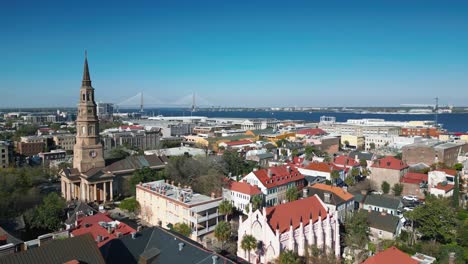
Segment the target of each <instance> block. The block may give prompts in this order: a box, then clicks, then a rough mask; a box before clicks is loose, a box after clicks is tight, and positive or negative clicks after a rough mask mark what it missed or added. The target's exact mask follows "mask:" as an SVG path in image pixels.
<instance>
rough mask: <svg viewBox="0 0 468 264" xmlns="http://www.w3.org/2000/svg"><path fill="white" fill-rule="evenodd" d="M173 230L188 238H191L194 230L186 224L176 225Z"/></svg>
mask: <svg viewBox="0 0 468 264" xmlns="http://www.w3.org/2000/svg"><path fill="white" fill-rule="evenodd" d="M171 229H172V230H173V231H175V232H177V233H179V234H181V235H184V236H186V237H188V236H190V234H192V229H191V228H190V226H189V225H187V224H186V223H176V224H175V225H174V226H173V227H172V228H171Z"/></svg>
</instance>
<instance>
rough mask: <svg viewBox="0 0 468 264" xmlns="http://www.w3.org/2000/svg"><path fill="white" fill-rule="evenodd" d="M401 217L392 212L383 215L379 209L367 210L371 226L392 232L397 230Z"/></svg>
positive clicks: (368, 221)
mask: <svg viewBox="0 0 468 264" xmlns="http://www.w3.org/2000/svg"><path fill="white" fill-rule="evenodd" d="M399 221H400V218H399V217H398V216H394V215H391V214H385V215H383V214H382V213H381V212H377V211H370V212H368V211H367V223H368V224H369V227H372V228H375V229H378V230H383V231H387V232H391V233H395V232H396V228H397V226H398V222H399Z"/></svg>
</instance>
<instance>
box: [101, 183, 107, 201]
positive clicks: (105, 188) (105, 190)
mask: <svg viewBox="0 0 468 264" xmlns="http://www.w3.org/2000/svg"><path fill="white" fill-rule="evenodd" d="M102 185H103V186H104V188H103V189H104V199H103V201H104V202H105V201H107V182H103V183H102Z"/></svg>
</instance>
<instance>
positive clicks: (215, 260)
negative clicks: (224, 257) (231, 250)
mask: <svg viewBox="0 0 468 264" xmlns="http://www.w3.org/2000/svg"><path fill="white" fill-rule="evenodd" d="M211 259H213V264H216V262H217V261H218V256H216V255H213V256H211Z"/></svg>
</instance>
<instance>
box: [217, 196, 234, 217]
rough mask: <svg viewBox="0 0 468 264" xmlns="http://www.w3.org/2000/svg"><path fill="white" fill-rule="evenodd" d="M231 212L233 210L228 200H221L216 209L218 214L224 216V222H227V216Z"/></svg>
mask: <svg viewBox="0 0 468 264" xmlns="http://www.w3.org/2000/svg"><path fill="white" fill-rule="evenodd" d="M233 210H234V208H233V207H232V204H231V203H230V202H229V201H228V200H223V201H222V202H221V203H220V204H219V207H218V211H219V213H220V214H223V215H225V219H226V222H227V221H228V216H229V215H230V214H232V212H233Z"/></svg>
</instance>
